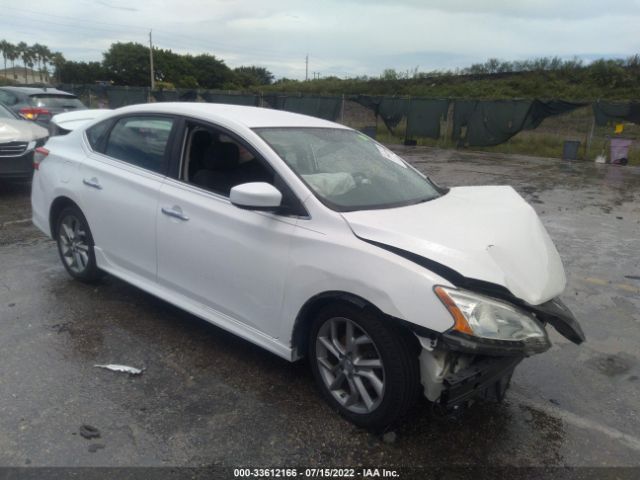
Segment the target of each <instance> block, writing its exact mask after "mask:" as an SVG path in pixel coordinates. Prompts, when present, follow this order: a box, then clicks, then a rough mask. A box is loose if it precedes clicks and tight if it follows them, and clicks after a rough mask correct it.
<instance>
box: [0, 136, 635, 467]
mask: <svg viewBox="0 0 640 480" xmlns="http://www.w3.org/2000/svg"><path fill="white" fill-rule="evenodd" d="M396 150H397V151H398V153H400V154H401V155H403V156H404V157H405V158H407V159H408V160H410V161H411V162H412V163H413V164H414V165H415V166H416V167H418V168H419V169H420V170H422V171H424V172H426V173H427V174H429V175H430V176H431V177H432V178H433V179H434V180H435V181H436V182H438V183H439V184H442V185H447V186H455V185H483V184H510V185H513V186H514V187H515V188H516V189H517V190H518V191H519V192H520V193H521V194H522V195H523V196H524V197H525V198H526V199H527V200H528V201H529V202H530V203H531V204H532V205H533V206H534V208H535V209H536V210H537V211H538V213H539V214H540V216H541V218H542V221H543V223H544V224H545V226H546V227H547V229H548V231H549V233H550V234H551V236H552V238H553V239H554V241H555V242H556V245H557V247H558V249H559V251H560V254H561V256H562V257H563V260H564V262H565V267H566V269H567V276H568V281H569V284H568V288H567V290H566V292H565V294H564V295H563V298H564V300H565V302H566V303H567V304H568V306H569V307H570V308H571V309H572V310H573V311H574V312H575V314H576V316H577V317H578V319H579V320H580V322H581V324H582V326H583V328H584V331H585V333H586V336H587V339H588V341H587V343H585V344H583V345H582V346H579V347H578V346H575V345H573V344H571V343H570V342H568V341H567V340H565V339H564V338H562V337H560V336H559V335H557V334H555V332H552V333H551V336H552V340H553V341H554V346H553V347H552V349H551V350H550V351H549V352H547V353H545V354H543V355H539V356H536V357H533V358H530V359H527V360H525V361H524V362H523V363H522V364H521V365H520V366H519V368H518V369H517V370H516V373H515V376H514V379H513V382H512V388H511V390H510V391H509V392H508V394H507V398H506V400H505V401H504V402H503V403H501V404H484V405H476V406H474V407H473V408H471V409H469V410H468V411H466V412H465V413H464V414H463V415H462V416H461V417H459V418H455V419H450V418H449V419H443V418H439V417H437V416H434V415H433V414H432V413H431V411H430V409H429V406H428V405H427V404H426V402H425V404H423V405H421V406H420V407H419V408H418V409H417V411H416V413H415V420H414V421H412V422H410V423H408V424H406V425H404V426H403V427H401V428H399V429H398V430H397V431H396V432H394V434H392V435H387V436H385V437H380V436H375V435H372V434H369V433H367V432H364V431H362V430H359V429H357V428H355V427H353V426H352V425H350V424H349V423H347V422H345V421H343V420H342V419H341V418H339V417H338V416H337V415H335V414H334V413H332V412H331V411H330V410H329V408H328V407H327V406H326V405H325V404H324V403H323V401H322V400H321V399H320V397H319V395H318V393H317V392H316V391H315V387H314V385H313V381H312V377H311V374H310V373H309V371H308V368H307V365H306V364H305V363H304V362H301V363H296V364H289V363H287V362H285V361H283V360H281V359H279V358H277V357H275V356H273V355H271V354H269V353H267V352H265V351H263V350H261V349H259V348H257V347H254V346H253V345H251V344H249V343H247V342H245V341H243V340H240V339H238V338H235V337H233V336H232V335H230V334H228V333H226V332H224V331H222V330H220V329H218V328H216V327H214V326H211V325H209V324H207V323H205V322H203V321H201V320H199V319H197V318H195V317H193V316H191V315H188V314H186V313H184V312H181V311H180V310H178V309H176V308H174V307H172V306H171V305H169V304H167V303H165V302H163V301H162V300H160V299H157V298H154V297H152V296H150V295H148V294H146V293H144V292H142V291H140V290H138V289H137V288H135V287H132V286H130V285H127V284H125V283H123V282H121V281H119V280H117V279H115V278H110V277H108V278H106V279H105V280H104V281H103V282H102V283H101V284H99V285H98V286H87V285H83V284H80V283H77V282H74V281H72V280H71V279H70V278H69V277H68V276H67V275H66V273H65V272H64V270H63V268H62V266H61V264H60V262H59V259H58V257H57V252H56V248H55V244H54V243H53V242H52V241H50V240H48V239H46V238H45V237H44V236H43V235H42V234H40V233H39V232H38V231H37V230H36V229H35V228H34V227H33V226H32V225H31V223H30V221H29V218H30V205H29V189H30V187H29V185H28V184H22V185H12V184H7V183H0V326H1V328H2V335H0V351H1V352H2V360H3V361H2V363H1V364H0V465H2V466H25V465H30V466H97V465H100V466H168V465H170V466H202V465H207V466H209V465H252V466H287V465H317V466H330V465H335V466H346V465H361V464H366V465H376V466H384V465H395V466H401V465H412V466H416V465H426V466H445V465H465V466H487V465H493V466H495V465H500V466H513V465H515V466H598V467H601V466H636V467H640V418H639V413H638V398H640V382H639V381H638V378H639V376H640V367H639V366H638V361H639V359H640V328H639V327H640V254H639V252H640V208H639V205H640V203H639V201H640V189H639V188H638V187H639V186H640V169H639V168H633V167H615V166H607V165H592V164H584V163H568V162H560V161H557V160H550V159H540V158H531V157H523V156H516V155H511V156H507V155H496V154H490V155H489V154H479V153H468V152H456V151H447V150H437V149H429V148H421V147H398V148H396ZM97 363H121V364H127V365H134V366H138V367H144V368H145V371H144V373H143V374H142V375H139V376H127V375H124V374H117V373H113V372H109V371H106V370H101V369H96V368H94V367H93V365H94V364H97ZM82 425H90V426H93V427H95V428H97V429H98V430H99V434H100V436H99V437H98V438H90V439H87V438H84V437H83V436H82V435H80V427H81V426H82ZM83 433H85V434H86V431H83Z"/></svg>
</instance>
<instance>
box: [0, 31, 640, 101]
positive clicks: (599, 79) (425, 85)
mask: <svg viewBox="0 0 640 480" xmlns="http://www.w3.org/2000/svg"><path fill="white" fill-rule="evenodd" d="M0 52H1V53H2V57H3V59H4V65H5V70H6V67H7V62H9V63H10V64H11V66H12V67H15V63H16V61H18V62H19V64H20V65H21V66H22V67H24V68H25V77H26V78H27V82H28V81H29V80H31V81H32V82H33V83H36V82H38V78H31V79H30V78H29V71H37V72H38V73H39V77H40V81H42V82H43V81H45V80H46V77H47V76H49V77H51V75H50V69H53V73H54V77H55V80H56V81H57V82H58V83H66V84H94V83H95V82H104V83H106V84H111V85H127V86H149V83H150V65H149V47H148V46H145V45H142V44H140V43H134V42H126V43H125V42H117V43H113V44H112V45H111V46H110V47H109V49H108V50H107V51H106V52H104V53H103V58H102V61H94V62H79V61H70V60H66V59H65V58H64V56H63V55H62V54H61V53H60V52H52V51H51V50H49V49H48V48H47V47H46V46H44V45H40V44H38V43H36V44H33V45H31V46H29V45H27V44H26V43H25V42H20V43H18V44H17V45H13V44H11V43H9V42H7V41H5V40H0ZM153 56H154V66H155V68H154V74H155V75H154V77H155V84H156V88H165V89H170V88H206V89H224V90H254V91H257V90H260V91H264V92H288V93H290V92H300V93H313V94H370V95H412V96H430V97H461V98H514V97H522V98H565V99H578V100H584V99H586V100H589V99H596V98H607V99H617V98H620V99H637V98H638V96H639V94H638V92H640V55H633V56H631V57H628V58H625V59H599V60H595V61H592V62H591V63H588V64H586V63H584V62H583V61H582V60H581V59H579V58H572V59H561V58H559V57H540V58H533V59H526V60H518V61H505V60H500V59H497V58H490V59H488V60H487V61H485V62H481V63H475V64H472V65H471V66H469V67H466V68H458V69H454V70H432V71H426V72H425V71H419V69H418V68H417V67H416V68H415V69H412V70H406V71H398V70H395V69H390V68H389V69H385V70H384V71H383V72H382V74H381V75H378V76H374V77H368V76H360V77H348V78H338V77H335V76H329V77H325V78H318V79H314V80H309V81H304V80H292V79H287V78H281V79H279V80H277V81H275V82H274V76H273V74H272V73H271V72H270V71H269V70H267V69H266V68H264V67H260V66H242V67H237V68H230V67H228V66H227V65H226V64H225V62H224V61H223V60H222V59H220V58H217V57H216V56H214V55H212V54H209V53H204V54H199V55H192V54H178V53H175V52H173V51H171V50H169V49H161V48H154V49H153ZM36 67H37V70H34V68H36ZM33 76H35V75H32V77H33ZM0 80H1V79H0Z"/></svg>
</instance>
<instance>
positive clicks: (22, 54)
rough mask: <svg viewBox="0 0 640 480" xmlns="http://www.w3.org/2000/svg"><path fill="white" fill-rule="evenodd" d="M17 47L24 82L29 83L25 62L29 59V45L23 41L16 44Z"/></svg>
mask: <svg viewBox="0 0 640 480" xmlns="http://www.w3.org/2000/svg"><path fill="white" fill-rule="evenodd" d="M17 48H18V52H17V54H18V57H19V58H21V59H22V65H23V66H24V81H25V83H29V71H28V70H27V63H28V62H29V59H30V54H31V53H30V52H29V45H27V44H26V43H24V42H20V43H18V45H17Z"/></svg>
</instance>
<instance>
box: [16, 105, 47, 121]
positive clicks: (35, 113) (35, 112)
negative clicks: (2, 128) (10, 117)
mask: <svg viewBox="0 0 640 480" xmlns="http://www.w3.org/2000/svg"><path fill="white" fill-rule="evenodd" d="M20 115H22V116H23V117H24V118H26V119H27V120H37V119H38V117H39V116H40V115H51V112H49V110H47V109H46V108H40V107H25V108H21V109H20Z"/></svg>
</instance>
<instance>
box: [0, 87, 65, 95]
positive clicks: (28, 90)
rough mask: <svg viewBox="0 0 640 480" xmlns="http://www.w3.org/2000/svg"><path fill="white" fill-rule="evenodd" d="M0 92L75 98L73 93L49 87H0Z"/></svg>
mask: <svg viewBox="0 0 640 480" xmlns="http://www.w3.org/2000/svg"><path fill="white" fill-rule="evenodd" d="M0 89H2V90H8V91H10V92H16V93H23V94H25V95H38V94H47V95H70V96H72V97H75V95H74V94H73V93H69V92H63V91H62V90H58V89H57V88H49V87H14V86H7V87H0Z"/></svg>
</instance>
